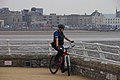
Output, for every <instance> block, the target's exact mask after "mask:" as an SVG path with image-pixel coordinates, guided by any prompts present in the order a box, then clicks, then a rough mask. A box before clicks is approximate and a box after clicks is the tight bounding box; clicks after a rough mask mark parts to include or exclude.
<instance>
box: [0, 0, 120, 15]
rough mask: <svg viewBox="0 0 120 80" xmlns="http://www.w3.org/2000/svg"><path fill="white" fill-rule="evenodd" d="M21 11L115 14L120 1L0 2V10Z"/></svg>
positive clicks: (29, 0) (48, 0)
mask: <svg viewBox="0 0 120 80" xmlns="http://www.w3.org/2000/svg"><path fill="white" fill-rule="evenodd" d="M2 7H9V8H10V10H17V11H20V10H22V9H30V8H31V7H40V8H43V9H44V14H49V13H57V14H73V13H74V14H84V13H87V14H91V13H92V12H93V11H95V10H98V11H99V12H101V13H103V14H106V13H115V10H116V7H117V8H118V9H119V10H120V0H0V8H2Z"/></svg>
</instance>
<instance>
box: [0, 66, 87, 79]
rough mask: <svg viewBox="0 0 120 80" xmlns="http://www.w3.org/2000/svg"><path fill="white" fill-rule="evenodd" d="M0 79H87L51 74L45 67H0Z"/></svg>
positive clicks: (59, 73)
mask: <svg viewBox="0 0 120 80" xmlns="http://www.w3.org/2000/svg"><path fill="white" fill-rule="evenodd" d="M0 80H89V79H86V78H84V77H81V76H76V75H71V76H67V74H63V73H61V72H58V73H57V74H51V73H50V72H49V69H47V68H20V67H0Z"/></svg>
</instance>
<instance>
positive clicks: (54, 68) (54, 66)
mask: <svg viewBox="0 0 120 80" xmlns="http://www.w3.org/2000/svg"><path fill="white" fill-rule="evenodd" d="M58 69H59V65H57V64H56V63H55V56H52V57H51V59H50V64H49V70H50V72H51V73H52V74H55V73H57V71H58Z"/></svg>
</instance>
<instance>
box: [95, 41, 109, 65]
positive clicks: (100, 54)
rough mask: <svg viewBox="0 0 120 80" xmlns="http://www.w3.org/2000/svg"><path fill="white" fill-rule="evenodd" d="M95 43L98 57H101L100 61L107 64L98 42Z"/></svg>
mask: <svg viewBox="0 0 120 80" xmlns="http://www.w3.org/2000/svg"><path fill="white" fill-rule="evenodd" d="M96 45H97V49H98V52H99V56H100V59H101V63H106V64H107V62H106V61H105V56H104V54H103V53H102V49H101V48H100V46H99V43H97V44H96Z"/></svg>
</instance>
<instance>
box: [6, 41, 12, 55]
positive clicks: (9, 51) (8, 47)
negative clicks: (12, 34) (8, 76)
mask: <svg viewBox="0 0 120 80" xmlns="http://www.w3.org/2000/svg"><path fill="white" fill-rule="evenodd" d="M9 45H10V44H9V40H7V49H8V55H11V49H10V46H9Z"/></svg>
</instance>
